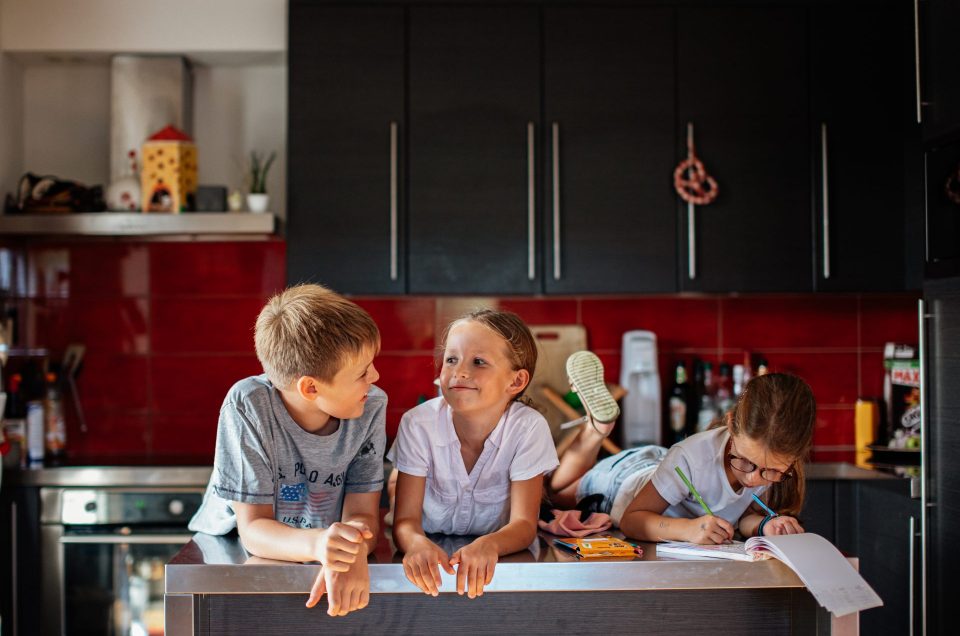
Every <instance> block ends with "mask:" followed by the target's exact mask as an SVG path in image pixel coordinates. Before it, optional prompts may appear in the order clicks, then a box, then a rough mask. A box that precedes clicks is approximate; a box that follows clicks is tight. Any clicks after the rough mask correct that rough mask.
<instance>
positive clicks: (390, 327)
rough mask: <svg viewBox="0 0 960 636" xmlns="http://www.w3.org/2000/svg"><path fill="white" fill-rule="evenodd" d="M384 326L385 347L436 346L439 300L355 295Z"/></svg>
mask: <svg viewBox="0 0 960 636" xmlns="http://www.w3.org/2000/svg"><path fill="white" fill-rule="evenodd" d="M352 300H353V301H354V302H356V303H357V304H358V305H360V306H361V307H363V308H364V309H365V310H367V313H369V314H370V317H371V318H373V320H374V322H376V323H377V326H378V327H379V328H380V341H381V342H380V349H381V350H382V351H417V350H430V349H432V348H433V342H434V338H435V337H436V335H435V334H434V329H435V328H434V314H435V312H436V303H434V301H433V299H431V298H414V297H411V298H386V299H383V298H353V299H352Z"/></svg>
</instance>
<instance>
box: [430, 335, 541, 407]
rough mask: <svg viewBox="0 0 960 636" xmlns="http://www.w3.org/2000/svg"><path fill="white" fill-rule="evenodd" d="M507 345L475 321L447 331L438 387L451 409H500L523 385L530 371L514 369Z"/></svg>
mask: <svg viewBox="0 0 960 636" xmlns="http://www.w3.org/2000/svg"><path fill="white" fill-rule="evenodd" d="M506 346H507V345H506V343H505V342H504V340H503V338H501V337H500V336H498V335H497V334H495V333H494V332H493V331H491V330H490V329H488V328H487V327H485V326H484V325H482V324H480V323H477V322H473V321H466V322H462V323H460V324H458V325H457V326H455V327H454V328H453V329H451V330H450V333H449V334H447V344H446V346H445V347H444V350H443V367H442V368H441V370H440V390H441V391H442V392H443V397H444V399H446V401H447V403H448V404H449V405H450V407H451V408H452V409H453V410H454V412H461V413H466V412H479V411H484V410H487V409H489V410H490V411H491V413H492V414H493V413H494V412H495V411H497V410H498V409H499V410H500V411H502V409H503V408H504V407H505V406H506V405H507V404H508V403H509V402H510V400H512V399H513V396H515V395H516V394H517V393H519V392H520V390H521V389H522V388H523V387H524V386H525V385H526V381H527V379H528V378H529V373H527V372H526V371H523V370H521V371H514V370H513V367H512V365H511V364H510V360H509V358H508V357H507V351H506ZM499 415H500V414H499V413H496V416H497V417H499Z"/></svg>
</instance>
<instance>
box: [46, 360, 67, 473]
mask: <svg viewBox="0 0 960 636" xmlns="http://www.w3.org/2000/svg"><path fill="white" fill-rule="evenodd" d="M46 379H47V392H46V397H45V399H44V401H43V412H44V419H45V420H46V422H45V426H44V429H45V430H44V433H45V434H44V442H45V443H44V447H45V449H46V455H47V457H49V458H51V459H54V460H57V459H60V458H62V457H63V456H64V454H65V453H66V450H67V424H66V422H65V421H64V419H63V403H62V402H61V400H60V386H59V385H58V384H57V374H56V373H48V374H47V376H46Z"/></svg>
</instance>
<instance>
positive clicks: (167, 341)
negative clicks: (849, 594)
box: [150, 296, 264, 353]
mask: <svg viewBox="0 0 960 636" xmlns="http://www.w3.org/2000/svg"><path fill="white" fill-rule="evenodd" d="M263 303H264V298H260V297H258V296H252V297H246V298H171V297H163V298H153V299H151V301H150V307H151V318H152V325H151V326H152V329H151V350H152V351H154V352H157V353H190V352H195V351H196V352H205V353H211V352H218V353H220V352H223V353H228V352H236V353H244V352H247V353H252V352H253V327H254V325H255V324H256V322H257V314H259V313H260V309H261V308H262V307H263Z"/></svg>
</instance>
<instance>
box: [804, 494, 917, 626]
mask: <svg viewBox="0 0 960 636" xmlns="http://www.w3.org/2000/svg"><path fill="white" fill-rule="evenodd" d="M920 510H921V508H920V500H919V499H916V498H913V497H912V493H911V483H910V480H909V479H821V480H810V481H808V482H807V496H806V501H805V502H804V509H803V513H802V515H801V522H802V523H803V525H804V529H805V530H807V531H808V532H815V533H817V534H819V535H820V536H822V537H824V538H826V539H827V540H829V541H830V542H831V543H833V544H834V545H835V546H836V547H837V549H838V550H840V551H841V552H843V553H845V554H848V555H850V556H855V557H857V558H859V560H860V570H859V571H860V574H861V575H862V576H863V578H864V580H866V581H867V583H869V584H870V586H871V587H872V588H873V589H874V591H876V593H877V594H878V595H879V596H880V598H881V599H882V600H883V606H882V607H876V608H872V609H869V610H866V611H864V612H861V613H860V631H861V633H863V634H890V635H891V636H892V635H900V634H907V633H920V629H919V627H920V610H921V605H920V598H921V594H920V589H921V588H920V581H921V578H920V577H921V572H920V541H919V532H920ZM911 568H913V569H912V570H911ZM911 602H913V603H914V605H913V609H912V611H911ZM911 617H912V618H913V620H914V627H915V631H914V632H910V629H909V627H910V620H911ZM932 633H936V632H932Z"/></svg>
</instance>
